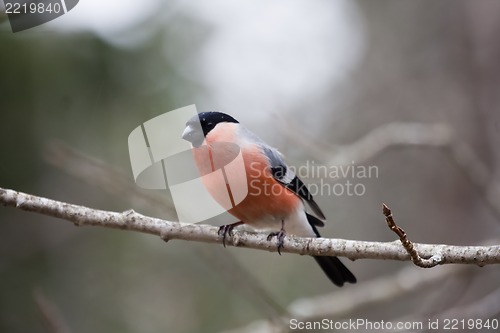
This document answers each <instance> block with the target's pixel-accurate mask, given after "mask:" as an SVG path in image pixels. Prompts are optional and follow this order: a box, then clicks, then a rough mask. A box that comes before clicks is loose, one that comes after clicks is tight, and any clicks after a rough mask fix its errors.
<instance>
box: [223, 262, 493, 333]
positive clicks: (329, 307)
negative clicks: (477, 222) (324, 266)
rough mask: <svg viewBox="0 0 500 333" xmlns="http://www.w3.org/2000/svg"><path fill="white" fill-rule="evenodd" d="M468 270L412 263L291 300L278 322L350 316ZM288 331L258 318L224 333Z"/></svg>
mask: <svg viewBox="0 0 500 333" xmlns="http://www.w3.org/2000/svg"><path fill="white" fill-rule="evenodd" d="M470 270H471V267H470V266H465V265H447V266H442V267H439V268H436V269H431V270H423V269H419V268H416V267H415V266H411V267H407V268H404V269H402V270H401V271H399V272H396V273H391V274H390V275H387V276H382V277H379V278H376V279H373V280H370V281H366V282H362V283H359V284H358V285H356V288H345V289H336V290H335V291H334V292H331V293H327V294H323V295H320V296H315V297H311V298H302V299H299V300H297V301H294V302H293V303H291V304H290V306H288V313H289V314H290V315H289V317H286V318H285V317H284V318H282V320H281V322H286V323H287V324H288V321H289V320H290V319H291V318H294V319H297V320H300V321H304V322H305V321H314V320H321V319H323V318H341V317H342V316H349V314H351V313H353V312H355V311H356V310H357V309H359V308H360V307H363V306H366V305H369V304H382V303H384V302H388V301H391V300H394V299H396V298H398V297H404V296H405V295H408V294H411V293H412V292H414V291H415V290H421V289H423V288H427V287H429V286H431V285H433V284H436V283H438V282H442V281H443V280H445V279H449V278H450V277H455V278H456V277H459V276H461V275H464V274H466V273H467V272H470ZM497 309H498V307H497ZM491 311H494V310H491V309H490V310H489V312H491ZM446 318H467V317H461V316H458V317H446ZM471 318H480V317H479V316H476V317H471ZM426 320H427V319H426ZM289 330H290V329H289V325H280V324H279V322H278V321H265V320H259V321H256V322H253V323H250V324H248V325H246V326H244V327H240V328H237V329H234V330H229V331H225V333H247V332H248V333H250V332H257V331H258V332H262V333H275V332H289Z"/></svg>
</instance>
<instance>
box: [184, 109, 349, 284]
mask: <svg viewBox="0 0 500 333" xmlns="http://www.w3.org/2000/svg"><path fill="white" fill-rule="evenodd" d="M182 138H183V139H185V140H187V141H189V142H191V145H192V152H193V157H194V160H195V163H196V166H197V168H198V170H199V171H200V174H201V176H202V177H201V178H202V182H203V184H204V186H205V187H206V188H207V190H208V192H209V193H210V195H211V196H212V197H213V198H214V199H215V201H217V202H218V203H220V204H221V205H222V206H223V207H224V208H226V206H227V204H222V202H224V201H225V200H226V198H227V192H228V191H231V190H233V193H234V189H235V188H238V187H241V188H245V190H246V191H248V192H245V193H246V195H245V196H244V198H243V199H242V200H240V201H239V202H236V201H235V200H234V198H233V197H231V205H229V206H227V211H228V212H229V213H230V214H232V215H233V216H235V217H236V218H237V219H238V220H239V222H236V223H233V224H228V225H223V226H221V227H220V229H219V235H221V236H222V237H223V243H224V242H225V237H226V234H227V233H231V231H232V229H233V228H234V227H236V226H239V225H242V224H245V225H248V226H250V227H252V228H255V229H266V230H273V232H272V233H271V234H269V236H268V240H271V239H272V237H275V236H276V238H277V245H278V252H279V250H280V248H281V247H282V246H283V239H284V237H285V235H286V233H288V234H293V235H297V236H301V237H320V234H319V232H318V229H317V227H323V226H324V223H323V221H322V220H325V219H326V218H325V215H324V214H323V212H322V211H321V209H320V208H319V206H318V204H317V203H316V202H315V201H314V199H313V197H312V195H311V193H310V192H309V191H308V189H307V187H306V186H305V185H304V183H303V182H302V181H301V180H300V179H299V178H298V177H297V176H296V175H295V174H294V172H293V170H291V169H290V168H289V167H287V165H286V164H285V162H284V160H283V156H282V154H281V153H280V152H279V151H278V150H277V149H275V148H273V147H271V146H269V145H267V144H266V143H265V142H264V141H262V140H261V139H260V138H259V137H257V135H255V134H254V133H252V132H251V131H249V130H248V129H247V128H245V127H244V126H243V125H241V124H240V123H239V122H238V121H237V120H236V119H234V118H233V117H231V116H230V115H227V114H225V113H221V112H201V113H199V114H197V115H195V116H194V117H192V118H191V119H189V120H188V121H187V123H186V128H185V130H184V132H183V133H182ZM237 155H239V156H241V157H242V160H243V165H244V168H243V169H244V170H243V174H241V172H240V173H239V174H238V173H237V172H236V173H235V172H231V170H230V169H229V170H226V173H225V174H224V177H225V178H224V179H225V181H223V182H222V183H221V182H220V181H219V182H216V181H215V180H214V177H211V176H210V175H211V174H213V171H215V170H217V169H219V168H222V167H223V166H224V165H227V164H228V163H229V162H231V160H234V158H235V156H237ZM226 169H228V168H226ZM229 180H230V182H229ZM238 182H240V183H238ZM226 202H227V200H226ZM304 202H306V203H307V204H308V205H309V207H310V209H311V211H312V213H314V214H315V215H316V216H314V215H311V214H309V213H307V212H306V210H305V204H304ZM224 244H225V243H224ZM314 259H315V260H316V262H317V263H318V264H319V265H320V267H321V268H322V269H323V271H324V272H325V273H326V275H327V276H328V278H329V279H330V280H331V281H332V282H333V283H334V284H335V285H337V286H339V287H340V286H342V285H344V283H345V282H350V283H355V282H356V278H355V277H354V275H353V274H352V273H351V272H350V271H349V269H347V267H345V266H344V264H343V263H342V262H341V261H340V260H339V259H338V258H337V257H325V256H314Z"/></svg>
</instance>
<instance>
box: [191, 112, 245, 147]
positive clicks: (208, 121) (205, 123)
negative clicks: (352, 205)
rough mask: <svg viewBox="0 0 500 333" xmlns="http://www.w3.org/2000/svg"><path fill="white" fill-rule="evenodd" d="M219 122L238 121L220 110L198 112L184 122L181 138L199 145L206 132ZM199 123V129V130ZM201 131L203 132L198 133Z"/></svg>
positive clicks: (196, 145)
mask: <svg viewBox="0 0 500 333" xmlns="http://www.w3.org/2000/svg"><path fill="white" fill-rule="evenodd" d="M220 123H237V124H238V123H239V122H238V121H237V120H236V119H234V118H233V117H231V116H230V115H228V114H225V113H222V112H200V113H199V114H197V115H195V116H194V117H192V118H191V119H189V120H188V122H187V123H186V126H187V127H186V130H185V131H184V133H183V135H182V138H183V139H185V140H187V141H190V142H191V143H192V144H193V146H195V147H199V146H200V145H201V143H202V142H203V139H204V138H205V137H206V136H207V134H208V133H209V132H210V131H211V130H213V129H214V127H215V126H216V125H217V124H220ZM200 125H201V131H200ZM200 132H203V133H200Z"/></svg>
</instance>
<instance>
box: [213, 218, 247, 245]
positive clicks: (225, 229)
mask: <svg viewBox="0 0 500 333" xmlns="http://www.w3.org/2000/svg"><path fill="white" fill-rule="evenodd" d="M242 224H243V222H241V221H240V222H235V223H231V224H224V225H221V226H220V228H219V231H218V232H217V234H218V235H219V236H222V245H224V247H226V235H227V234H229V235H231V234H232V232H233V229H234V228H235V227H237V226H239V225H242Z"/></svg>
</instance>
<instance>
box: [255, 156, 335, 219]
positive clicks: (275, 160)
mask: <svg viewBox="0 0 500 333" xmlns="http://www.w3.org/2000/svg"><path fill="white" fill-rule="evenodd" d="M263 149H264V153H265V154H266V156H267V157H268V158H269V161H270V163H271V173H272V175H273V177H274V179H276V180H277V181H278V182H279V183H280V184H282V185H283V186H285V187H286V188H288V189H289V190H290V191H292V192H293V193H295V194H297V195H298V196H299V197H300V198H302V199H304V200H305V201H306V202H307V203H308V204H309V206H310V207H311V209H312V211H313V212H314V214H316V215H317V216H318V217H319V218H320V219H323V220H326V217H325V214H323V212H322V211H321V208H319V206H318V204H317V203H316V201H314V199H313V196H312V195H311V193H310V192H309V190H308V189H307V186H306V185H305V184H304V183H303V182H302V180H300V178H299V177H297V176H296V175H295V174H292V176H293V178H292V177H291V176H290V174H289V170H288V168H287V166H286V164H285V162H284V161H283V159H282V158H281V155H280V154H279V152H278V151H276V150H274V149H271V148H269V147H263ZM316 220H317V221H315V223H316V224H315V225H317V226H321V227H322V226H324V225H325V224H324V223H323V222H322V221H320V220H318V219H316Z"/></svg>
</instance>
